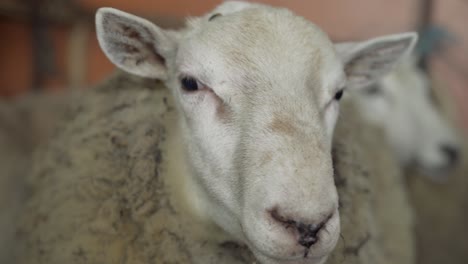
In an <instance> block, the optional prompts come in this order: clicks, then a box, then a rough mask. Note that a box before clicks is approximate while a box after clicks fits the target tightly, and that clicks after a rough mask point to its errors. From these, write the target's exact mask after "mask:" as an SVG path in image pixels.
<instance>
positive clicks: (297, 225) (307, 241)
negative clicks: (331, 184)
mask: <svg viewBox="0 0 468 264" xmlns="http://www.w3.org/2000/svg"><path fill="white" fill-rule="evenodd" d="M271 215H272V217H273V219H275V220H276V221H277V222H279V223H281V224H283V225H284V226H285V228H286V229H289V228H294V229H295V230H296V232H297V234H298V235H299V238H298V241H297V243H298V244H299V245H301V246H303V247H305V248H310V247H311V246H312V245H314V244H316V243H317V242H318V240H319V238H318V234H319V232H320V230H322V229H323V227H324V226H325V225H326V224H327V222H328V221H329V220H330V218H331V217H332V216H333V214H330V215H328V216H327V217H325V218H324V219H322V220H321V221H316V223H315V224H307V223H303V222H299V221H296V220H292V219H288V218H285V217H284V216H282V215H281V214H279V213H278V211H276V210H275V211H273V212H272V213H271Z"/></svg>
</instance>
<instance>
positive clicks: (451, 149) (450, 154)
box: [440, 144, 459, 166]
mask: <svg viewBox="0 0 468 264" xmlns="http://www.w3.org/2000/svg"><path fill="white" fill-rule="evenodd" d="M440 151H442V153H444V155H445V156H446V157H447V164H448V166H453V165H455V164H456V163H457V161H458V158H459V151H458V148H457V147H456V146H453V145H449V144H442V145H441V146H440Z"/></svg>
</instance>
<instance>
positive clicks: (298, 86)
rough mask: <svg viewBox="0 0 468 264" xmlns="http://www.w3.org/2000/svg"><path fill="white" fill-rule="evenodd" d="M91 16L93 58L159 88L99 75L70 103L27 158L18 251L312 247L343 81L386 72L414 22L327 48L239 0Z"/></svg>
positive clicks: (305, 259) (279, 254) (325, 222)
mask: <svg viewBox="0 0 468 264" xmlns="http://www.w3.org/2000/svg"><path fill="white" fill-rule="evenodd" d="M96 20H97V32H98V39H99V42H100V45H101V47H102V49H103V51H104V53H105V54H106V55H107V56H108V58H109V59H110V60H111V61H112V62H113V63H114V64H116V65H117V66H118V67H119V68H121V69H123V70H124V71H127V72H129V73H132V74H135V75H139V76H141V77H146V78H153V79H158V80H160V81H161V82H162V84H164V86H166V87H167V88H168V89H169V91H170V96H168V95H167V94H168V92H167V91H166V90H164V89H158V88H155V89H136V88H139V87H138V86H137V87H134V89H121V87H122V86H120V85H117V84H115V85H112V84H108V85H105V87H104V88H102V89H97V90H96V92H94V93H92V94H91V96H88V97H86V100H82V104H81V105H80V104H78V106H77V107H76V108H75V110H74V111H72V114H70V116H69V117H68V118H67V119H68V122H67V123H66V124H65V125H63V126H62V127H61V128H60V131H61V132H60V133H58V134H57V135H56V138H55V139H54V140H53V141H52V142H50V144H49V145H48V146H47V147H46V149H44V150H42V151H39V152H38V153H40V155H39V156H37V159H36V160H35V163H34V164H35V170H34V173H33V174H32V176H31V178H30V179H29V181H30V182H31V183H32V184H31V186H33V187H32V188H33V191H32V198H31V199H30V200H29V202H28V204H27V207H26V209H25V210H24V213H25V215H24V216H23V218H22V219H23V220H22V222H21V224H20V229H19V230H18V236H19V240H20V241H25V242H23V245H22V246H21V247H20V248H21V250H20V252H30V254H24V255H21V256H19V257H20V263H28V261H32V260H34V261H35V262H39V263H74V262H75V263H79V262H87V263H89V262H91V263H103V262H108V263H115V262H127V263H129V262H130V263H140V262H141V263H148V262H154V261H155V260H157V261H158V262H162V263H164V262H181V263H185V262H188V261H195V262H196V263H207V262H211V263H219V262H213V260H216V261H220V260H221V261H222V263H229V262H228V259H229V260H232V261H239V256H244V255H246V258H248V260H246V261H250V260H253V258H255V259H256V261H259V262H260V263H313V264H315V263H317V264H319V263H324V262H325V261H326V260H327V258H328V256H329V255H330V253H331V252H332V251H333V249H334V248H335V245H336V243H337V242H338V240H339V234H340V214H339V212H338V194H337V191H336V187H335V184H334V178H333V175H334V173H333V166H332V155H331V148H332V135H333V132H334V126H335V123H336V120H337V116H338V101H339V100H340V99H341V97H342V95H343V89H344V86H345V85H346V86H347V88H348V89H357V88H359V87H363V86H365V85H368V84H369V83H372V82H373V81H374V80H376V79H378V78H379V77H380V76H382V75H383V74H385V73H386V72H388V71H389V70H390V69H391V68H392V66H393V65H394V64H395V62H396V61H397V60H398V59H399V58H400V57H402V56H404V55H406V54H407V53H408V52H409V51H410V50H411V49H412V47H413V46H414V43H415V41H416V35H415V34H414V33H406V34H398V35H391V36H385V37H380V38H376V39H372V40H369V41H365V42H361V43H354V44H353V45H350V46H347V48H342V47H338V46H334V45H333V44H332V43H331V42H330V41H329V39H328V37H327V36H326V35H325V34H324V33H323V32H322V31H321V30H320V29H319V28H317V27H316V26H314V25H313V24H312V23H310V22H308V21H306V20H304V19H302V18H300V17H297V16H295V15H294V14H293V13H291V12H290V11H288V10H285V9H279V8H273V7H268V6H265V5H259V4H249V3H245V2H226V3H223V4H221V5H220V6H219V7H217V8H216V9H215V10H214V11H213V12H211V13H209V14H207V15H205V16H202V17H200V18H197V19H193V20H191V21H190V23H189V25H188V26H187V28H186V29H184V30H181V31H166V30H162V29H161V28H159V27H157V26H155V25H154V24H151V23H150V22H148V21H146V20H143V19H141V18H138V17H135V16H132V15H130V14H127V13H124V12H122V11H118V10H115V9H110V8H104V9H100V10H99V11H98V13H97V19H96ZM239 29H241V30H239ZM272 54H274V56H273V55H272ZM273 65H274V67H273ZM129 79H130V77H129ZM130 85H131V84H130ZM153 85H154V86H156V85H155V83H153ZM112 86H115V87H112ZM159 86H161V85H159ZM109 87H112V88H109ZM161 97H162V100H161ZM170 97H173V98H174V103H173V104H174V105H173V104H172V103H171V99H170ZM171 112H172V113H171ZM175 112H177V113H178V115H175V114H174V113H175ZM174 115H175V116H174ZM179 115H180V116H179ZM348 132H349V131H348ZM345 134H346V133H345ZM345 137H346V135H345ZM348 139H349V141H347V142H352V141H353V139H350V138H348ZM182 142H183V143H182ZM344 145H345V144H344ZM164 157H165V158H166V162H167V164H165V163H163V160H164ZM184 159H186V160H184ZM339 162H340V161H337V162H336V164H339ZM86 164H93V166H86ZM358 164H359V163H358ZM337 166H339V165H337ZM356 166H358V165H356ZM342 174H347V172H345V173H342ZM342 177H345V178H347V176H342ZM265 183H268V184H265ZM351 216H352V213H351V215H350V217H351ZM361 224H362V223H361ZM365 228H366V229H369V226H365ZM190 232H192V233H193V234H191V235H187V236H180V234H181V233H182V234H185V233H190ZM368 235H369V234H366V236H365V237H364V239H363V238H361V243H362V244H359V245H356V246H355V247H356V248H355V249H354V250H351V251H352V252H353V253H354V252H359V248H361V247H363V246H365V244H366V241H367V240H368V239H370V238H369V237H368ZM192 241H198V243H192ZM192 244H193V245H197V246H196V247H190V246H189V245H192ZM220 244H221V245H223V246H224V247H228V248H229V249H230V250H232V247H234V250H236V251H238V250H243V251H245V252H247V253H246V254H234V255H229V254H227V253H225V251H226V250H220V249H219V245H220ZM233 244H234V245H235V246H232V245H233ZM207 248H209V249H210V250H206V249H207ZM213 248H215V249H217V251H215V252H217V253H216V254H214V255H213V250H212V249H213ZM150 249H151V250H150ZM246 249H248V250H246ZM344 249H345V250H346V247H345V248H344ZM178 250H180V252H178V254H174V253H172V254H168V252H174V251H178ZM207 252H208V253H207ZM374 253H375V252H374ZM355 255H357V257H359V256H358V255H360V254H358V253H356V254H355ZM371 255H372V253H370V254H369V255H368V256H367V257H369V258H370V257H371ZM192 256H196V259H195V258H193V257H192ZM376 256H377V257H378V256H379V254H376ZM240 261H244V259H242V260H240ZM234 263H235V262H234ZM240 263H242V262H240ZM244 263H245V261H244Z"/></svg>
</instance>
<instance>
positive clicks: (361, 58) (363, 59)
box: [335, 32, 418, 88]
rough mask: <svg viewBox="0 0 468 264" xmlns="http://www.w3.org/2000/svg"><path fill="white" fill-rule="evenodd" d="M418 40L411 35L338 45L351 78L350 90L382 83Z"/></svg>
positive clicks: (415, 36)
mask: <svg viewBox="0 0 468 264" xmlns="http://www.w3.org/2000/svg"><path fill="white" fill-rule="evenodd" d="M417 39H418V35H417V34H416V33H413V32H410V33H402V34H395V35H388V36H383V37H378V38H374V39H371V40H367V41H363V42H348V43H338V44H335V49H336V51H337V53H338V56H339V57H340V58H341V60H342V61H343V64H344V69H345V73H346V75H347V78H348V82H347V87H348V88H361V87H366V86H368V85H370V84H372V83H373V82H375V81H378V80H379V78H381V77H383V76H384V75H385V74H387V73H388V72H390V71H391V70H392V69H393V66H394V65H395V64H396V63H397V62H398V61H399V59H401V58H402V57H404V56H408V54H409V53H410V52H411V51H412V50H413V48H414V46H415V44H416V42H417Z"/></svg>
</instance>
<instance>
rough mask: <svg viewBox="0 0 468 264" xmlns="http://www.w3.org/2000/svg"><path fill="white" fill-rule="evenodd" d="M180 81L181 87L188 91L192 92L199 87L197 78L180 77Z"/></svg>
mask: <svg viewBox="0 0 468 264" xmlns="http://www.w3.org/2000/svg"><path fill="white" fill-rule="evenodd" d="M180 83H181V84H182V89H184V90H185V91H188V92H194V91H197V90H198V89H199V87H198V82H197V80H195V79H194V78H191V77H184V78H182V79H181V80H180Z"/></svg>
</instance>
